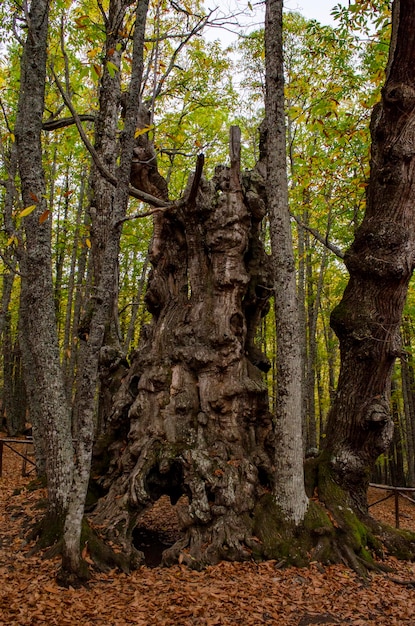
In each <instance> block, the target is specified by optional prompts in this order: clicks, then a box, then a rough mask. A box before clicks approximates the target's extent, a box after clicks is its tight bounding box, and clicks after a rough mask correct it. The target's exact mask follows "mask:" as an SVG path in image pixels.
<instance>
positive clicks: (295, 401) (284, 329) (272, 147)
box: [265, 0, 308, 524]
mask: <svg viewBox="0 0 415 626" xmlns="http://www.w3.org/2000/svg"><path fill="white" fill-rule="evenodd" d="M282 5H283V2H282V0H267V3H266V16H265V66H266V98H265V146H266V163H267V168H266V189H267V205H268V215H269V220H270V238H271V247H272V257H273V272H274V306H275V318H276V319H275V321H276V337H277V398H276V416H275V417H276V420H275V423H276V454H275V466H276V471H275V485H274V496H275V499H276V502H277V504H278V505H279V506H280V507H281V509H282V511H283V512H284V514H285V515H286V517H287V519H288V520H290V521H292V522H294V523H295V524H298V523H300V522H301V521H302V520H303V519H304V515H305V513H306V511H307V506H308V499H307V497H306V494H305V489H304V476H303V440H302V402H303V395H302V394H303V388H302V382H303V378H302V358H301V334H300V328H299V307H298V302H297V287H296V273H295V262H294V254H293V248H292V233H291V220H290V212H289V207H288V183H287V157H286V140H285V132H286V131H285V115H284V73H283V44H282Z"/></svg>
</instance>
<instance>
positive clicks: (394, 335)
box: [325, 0, 415, 512]
mask: <svg viewBox="0 0 415 626" xmlns="http://www.w3.org/2000/svg"><path fill="white" fill-rule="evenodd" d="M414 34H415V11H414V6H413V3H412V2H410V1H409V0H401V1H400V2H399V1H395V3H394V19H393V36H392V43H391V52H390V62H389V66H388V73H387V80H386V84H385V86H384V88H383V90H382V100H381V102H380V103H379V104H378V105H377V106H376V107H375V110H374V112H373V115H372V122H371V133H372V158H371V173H370V183H369V188H368V194H367V209H366V214H365V217H364V220H363V222H362V224H361V226H360V227H359V229H358V230H357V232H356V235H355V240H354V242H353V244H352V246H351V248H350V250H349V251H348V252H347V254H346V256H345V263H346V265H347V268H348V270H349V273H350V280H349V284H348V286H347V288H346V290H345V292H344V295H343V299H342V301H341V302H340V304H339V305H338V306H337V307H336V309H335V310H334V311H333V314H332V320H331V323H332V327H333V328H334V330H335V332H336V334H337V336H338V337H339V340H340V350H341V371H340V377H339V383H338V389H337V393H336V396H335V400H334V403H333V407H332V409H331V412H330V416H329V423H328V431H327V438H326V443H325V456H326V458H327V459H328V460H329V464H330V465H329V466H330V468H331V471H332V473H333V475H334V476H335V479H336V481H337V483H338V484H340V485H341V486H342V487H343V488H344V489H345V490H346V491H347V492H348V493H349V494H350V495H351V498H352V501H353V503H354V505H355V506H356V507H357V508H358V509H360V510H361V511H363V512H364V511H365V510H366V488H367V485H368V481H369V475H370V469H371V467H372V465H373V463H374V461H375V459H376V458H377V456H378V455H379V454H380V453H382V452H384V451H385V450H386V449H387V447H388V446H389V444H390V442H391V439H392V433H393V423H392V419H391V415H390V385H391V373H392V367H393V364H394V362H395V359H396V357H397V356H399V355H400V354H401V343H400V337H399V327H400V322H401V315H402V309H403V306H404V303H405V298H406V295H407V290H408V283H409V280H410V278H411V275H412V271H413V268H414V256H415V229H414V220H415V213H414V206H415V205H414V202H415V177H414V166H415V39H414ZM325 497H327V498H328V499H330V494H326V496H325Z"/></svg>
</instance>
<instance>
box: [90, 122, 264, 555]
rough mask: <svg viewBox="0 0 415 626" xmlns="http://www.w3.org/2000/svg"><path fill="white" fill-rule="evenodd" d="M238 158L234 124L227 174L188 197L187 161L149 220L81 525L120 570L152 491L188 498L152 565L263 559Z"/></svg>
mask: <svg viewBox="0 0 415 626" xmlns="http://www.w3.org/2000/svg"><path fill="white" fill-rule="evenodd" d="M239 151H240V143H239V129H236V128H234V129H233V131H232V134H231V166H230V167H218V168H216V173H215V176H214V178H213V180H212V181H211V182H207V181H205V180H203V179H202V181H201V183H200V189H199V191H198V193H197V195H196V192H197V190H198V187H199V175H200V166H201V159H199V168H198V173H197V174H195V176H194V178H193V182H192V183H191V184H190V186H189V189H188V192H187V193H188V195H187V201H186V202H185V204H184V205H183V206H181V207H180V208H178V209H172V210H170V211H169V212H163V213H159V214H157V215H156V216H155V218H154V236H153V240H152V244H151V249H150V259H151V263H152V266H153V267H152V271H151V274H150V278H149V284H148V289H147V294H146V304H147V307H148V309H149V311H150V312H151V313H152V316H153V320H152V322H151V324H150V325H149V326H148V327H147V328H146V329H145V333H144V335H143V336H142V345H141V346H140V347H139V349H138V351H137V352H136V354H135V355H134V357H133V361H132V365H131V368H130V371H129V373H128V376H127V377H126V378H125V379H124V382H123V386H122V388H121V390H120V393H119V394H118V396H117V399H116V403H115V406H114V411H113V415H112V416H111V421H110V428H111V429H112V435H113V436H112V438H111V439H110V441H112V443H111V444H110V445H109V446H108V441H109V437H108V436H107V438H106V439H105V440H104V446H105V450H107V452H109V453H110V454H109V457H108V454H107V457H108V460H109V466H107V467H106V468H104V469H106V474H104V476H103V477H102V479H101V481H100V482H101V486H102V487H104V488H106V489H108V490H109V492H108V495H107V496H105V497H104V498H103V499H101V500H100V501H99V502H98V506H97V509H96V512H95V516H94V519H95V521H99V523H101V524H103V525H104V526H105V527H106V528H107V530H108V532H109V533H110V535H111V534H112V537H113V539H114V540H115V541H118V542H119V543H121V544H122V546H123V549H124V552H125V553H126V554H127V556H128V557H129V559H130V562H131V564H132V565H134V564H135V565H136V564H137V563H139V562H142V559H143V554H142V553H141V554H140V553H138V552H137V550H136V549H135V548H134V546H133V543H132V542H133V538H132V533H133V530H134V527H135V526H136V525H137V524H139V520H140V516H141V515H142V514H143V512H144V511H146V509H148V507H150V506H151V505H152V504H153V503H154V502H155V501H156V500H157V499H158V498H159V497H160V496H161V495H162V494H168V495H169V496H170V499H171V501H172V503H173V504H174V503H175V502H176V501H177V500H178V498H179V497H180V496H181V495H186V496H187V497H188V502H187V504H186V503H185V504H184V505H183V506H182V507H181V513H180V522H181V528H182V537H181V538H180V539H179V540H178V541H177V542H176V543H175V545H173V546H172V547H171V548H170V549H168V550H166V551H165V552H164V557H163V561H164V563H166V564H168V563H173V562H177V560H180V561H183V562H185V563H187V564H188V565H190V566H192V567H201V566H203V565H206V564H209V563H216V562H218V561H219V560H221V559H227V560H242V559H249V558H251V555H252V552H255V553H257V554H260V553H261V552H263V551H264V546H263V545H262V544H261V543H260V542H258V541H256V540H255V539H254V535H255V528H254V527H255V523H256V522H255V519H256V518H255V507H256V504H257V503H258V501H259V499H260V497H261V496H262V495H264V494H265V493H266V492H267V491H269V488H270V486H271V485H272V480H273V479H272V473H273V471H272V464H273V453H272V446H273V444H272V442H273V436H272V425H271V416H270V414H269V412H268V396H267V387H266V384H265V382H264V380H263V375H262V372H261V370H266V369H268V367H269V364H268V362H267V361H266V359H265V357H264V355H263V354H262V353H261V351H260V350H259V349H258V348H257V347H256V345H255V335H256V329H257V327H258V324H259V323H260V320H261V316H262V315H263V314H264V313H265V311H266V310H267V302H268V298H269V295H270V291H271V289H270V287H271V282H270V267H269V261H268V258H267V256H266V254H265V252H264V248H263V246H262V244H261V241H260V237H259V224H260V222H261V219H262V218H263V216H264V215H265V205H264V201H263V197H262V198H261V195H262V196H263V191H264V190H263V182H262V179H261V176H260V175H259V174H258V173H251V174H248V173H246V174H244V176H243V177H242V179H241V174H240V152H239ZM258 189H259V190H260V191H258ZM109 432H110V431H109ZM97 460H98V462H100V461H101V462H102V454H98V456H97Z"/></svg>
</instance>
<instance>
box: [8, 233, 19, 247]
mask: <svg viewBox="0 0 415 626" xmlns="http://www.w3.org/2000/svg"><path fill="white" fill-rule="evenodd" d="M12 243H14V244H16V246H17V245H18V243H19V240H18V239H17V237H16V235H12V236H11V237H10V238H9V239H8V240H7V245H8V246H11V245H12Z"/></svg>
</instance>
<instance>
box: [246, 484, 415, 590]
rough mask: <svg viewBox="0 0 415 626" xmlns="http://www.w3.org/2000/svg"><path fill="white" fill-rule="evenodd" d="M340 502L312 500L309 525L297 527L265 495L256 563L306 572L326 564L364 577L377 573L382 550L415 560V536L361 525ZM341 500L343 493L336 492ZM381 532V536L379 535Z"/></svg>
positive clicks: (259, 510) (257, 517)
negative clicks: (274, 561) (275, 562)
mask: <svg viewBox="0 0 415 626" xmlns="http://www.w3.org/2000/svg"><path fill="white" fill-rule="evenodd" d="M346 495H347V494H345V493H344V494H343V500H342V504H339V501H338V500H337V499H335V500H334V501H333V502H331V504H330V507H328V506H327V505H326V504H324V503H322V502H319V501H314V500H310V504H309V508H308V511H307V514H306V517H305V519H304V522H303V523H302V524H301V525H300V526H298V527H295V526H294V525H292V524H287V522H286V520H285V519H284V515H283V513H282V511H281V510H280V509H279V508H278V506H277V505H276V503H275V499H274V498H273V496H272V495H271V494H268V495H266V496H264V497H263V498H262V499H261V501H260V502H259V504H258V505H257V507H256V509H255V513H254V533H255V535H256V536H257V537H258V539H260V544H259V547H258V553H257V554H254V556H255V557H256V558H259V559H261V558H265V559H277V560H279V561H281V560H283V561H284V564H285V565H294V566H297V567H302V566H306V565H308V564H309V563H310V562H311V561H318V562H320V563H322V564H324V565H330V564H333V563H344V564H345V565H347V566H348V567H350V568H351V569H353V570H354V571H355V572H356V573H357V574H358V575H359V576H361V577H362V578H366V577H367V573H368V571H369V570H373V569H378V566H377V564H376V561H375V558H374V557H375V556H382V555H383V548H384V547H386V549H387V551H388V553H393V554H394V555H396V556H399V557H400V558H405V559H411V558H414V555H415V550H414V548H415V543H414V539H415V535H414V534H413V533H407V532H402V531H395V529H392V528H386V527H385V526H380V525H379V524H377V525H376V529H375V526H374V525H372V524H371V523H369V520H370V518H367V520H362V519H361V518H359V516H358V515H357V514H356V513H355V512H354V511H353V510H352V508H351V507H350V506H349V505H348V504H347V498H346ZM337 496H340V492H337ZM375 530H376V532H375Z"/></svg>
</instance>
